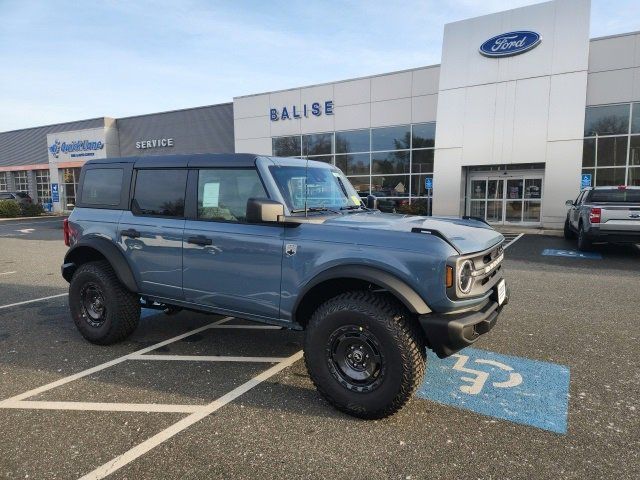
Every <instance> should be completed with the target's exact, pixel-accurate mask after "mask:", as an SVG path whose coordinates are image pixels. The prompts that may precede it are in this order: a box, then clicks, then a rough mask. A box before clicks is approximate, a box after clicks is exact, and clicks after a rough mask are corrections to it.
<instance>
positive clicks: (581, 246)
mask: <svg viewBox="0 0 640 480" xmlns="http://www.w3.org/2000/svg"><path fill="white" fill-rule="evenodd" d="M578 250H582V251H587V250H591V240H589V239H588V238H587V232H585V230H584V227H583V226H582V224H580V227H579V228H578Z"/></svg>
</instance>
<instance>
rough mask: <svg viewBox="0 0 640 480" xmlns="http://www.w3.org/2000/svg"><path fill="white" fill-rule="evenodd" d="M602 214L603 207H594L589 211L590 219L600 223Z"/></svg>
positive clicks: (592, 221)
mask: <svg viewBox="0 0 640 480" xmlns="http://www.w3.org/2000/svg"><path fill="white" fill-rule="evenodd" d="M601 215H602V209H600V208H598V207H592V208H591V211H590V212H589V221H590V222H591V223H600V218H601Z"/></svg>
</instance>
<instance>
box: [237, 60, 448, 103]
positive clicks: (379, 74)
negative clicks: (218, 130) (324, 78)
mask: <svg viewBox="0 0 640 480" xmlns="http://www.w3.org/2000/svg"><path fill="white" fill-rule="evenodd" d="M439 67H440V64H439V63H436V64H433V65H425V66H423V67H413V68H406V69H404V70H395V71H393V72H385V73H375V74H373V75H365V76H364V77H353V78H346V79H343V80H335V81H333V82H323V83H314V84H311V85H303V86H301V87H291V88H285V89H282V90H272V91H269V92H262V93H250V94H248V95H239V96H237V97H233V99H234V100H235V99H236V98H249V97H257V96H259V95H267V94H270V93H281V92H290V91H293V90H300V89H301V88H313V87H322V86H324V85H335V84H336V83H344V82H353V81H355V80H364V79H366V78H377V77H385V76H387V75H394V74H396V73H405V72H415V71H416V70H424V69H427V68H439Z"/></svg>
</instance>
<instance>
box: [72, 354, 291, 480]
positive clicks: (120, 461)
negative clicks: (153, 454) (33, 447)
mask: <svg viewBox="0 0 640 480" xmlns="http://www.w3.org/2000/svg"><path fill="white" fill-rule="evenodd" d="M301 358H302V351H299V352H296V353H294V354H293V355H291V356H290V357H288V358H287V359H285V360H284V361H282V362H280V363H278V364H276V365H274V366H273V367H271V368H269V369H268V370H265V371H264V372H262V373H261V374H259V375H257V376H255V377H254V378H252V379H251V380H249V381H248V382H246V383H243V384H242V385H240V386H239V387H237V388H234V389H233V390H231V391H230V392H229V393H227V394H225V395H223V396H222V397H220V398H218V399H217V400H214V401H213V402H211V403H209V404H208V405H205V406H202V407H200V409H199V410H198V411H197V412H195V413H192V414H191V415H189V416H187V417H185V418H183V419H182V420H179V421H177V422H176V423H174V424H173V425H171V426H170V427H168V428H165V429H164V430H162V431H161V432H159V433H157V434H156V435H154V436H152V437H150V438H148V439H147V440H145V441H144V442H142V443H140V444H138V445H136V446H135V447H133V448H132V449H130V450H128V451H126V452H125V453H123V454H121V455H119V456H117V457H115V458H114V459H113V460H110V461H108V462H107V463H105V464H103V465H101V466H100V467H98V468H96V469H95V470H93V471H92V472H89V473H88V474H86V475H85V476H83V477H82V478H81V479H80V480H98V479H101V478H105V477H106V476H108V475H110V474H112V473H113V472H115V471H117V470H119V469H120V468H122V467H124V466H125V465H128V464H129V463H131V462H133V461H134V460H136V459H137V458H139V457H141V456H142V455H144V454H145V453H147V452H149V451H150V450H152V449H154V448H155V447H157V446H158V445H160V444H162V443H164V442H166V441H167V440H169V439H170V438H171V437H173V436H175V435H177V434H178V433H180V432H182V431H183V430H185V429H187V428H189V427H190V426H191V425H193V424H194V423H197V422H199V421H200V420H202V419H203V418H205V417H207V416H208V415H211V414H212V413H214V412H215V411H216V410H219V409H220V408H222V407H224V406H225V405H227V404H228V403H230V402H232V401H233V400H235V399H236V398H238V397H239V396H241V395H243V394H244V393H246V392H248V391H249V390H251V389H252V388H254V387H256V386H257V385H259V384H261V383H262V382H264V381H265V380H268V379H269V378H271V377H272V376H274V375H276V374H277V373H279V372H281V371H282V370H284V369H285V368H287V367H289V366H291V365H293V364H294V363H295V362H297V361H298V360H300V359H301Z"/></svg>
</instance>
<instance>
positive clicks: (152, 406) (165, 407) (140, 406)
mask: <svg viewBox="0 0 640 480" xmlns="http://www.w3.org/2000/svg"><path fill="white" fill-rule="evenodd" d="M2 408H13V409H19V408H28V409H32V410H80V411H93V412H154V413H195V412H197V411H199V410H200V409H201V408H202V405H172V404H163V403H100V402H49V401H33V400H23V401H18V402H9V403H5V404H3V405H2Z"/></svg>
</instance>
